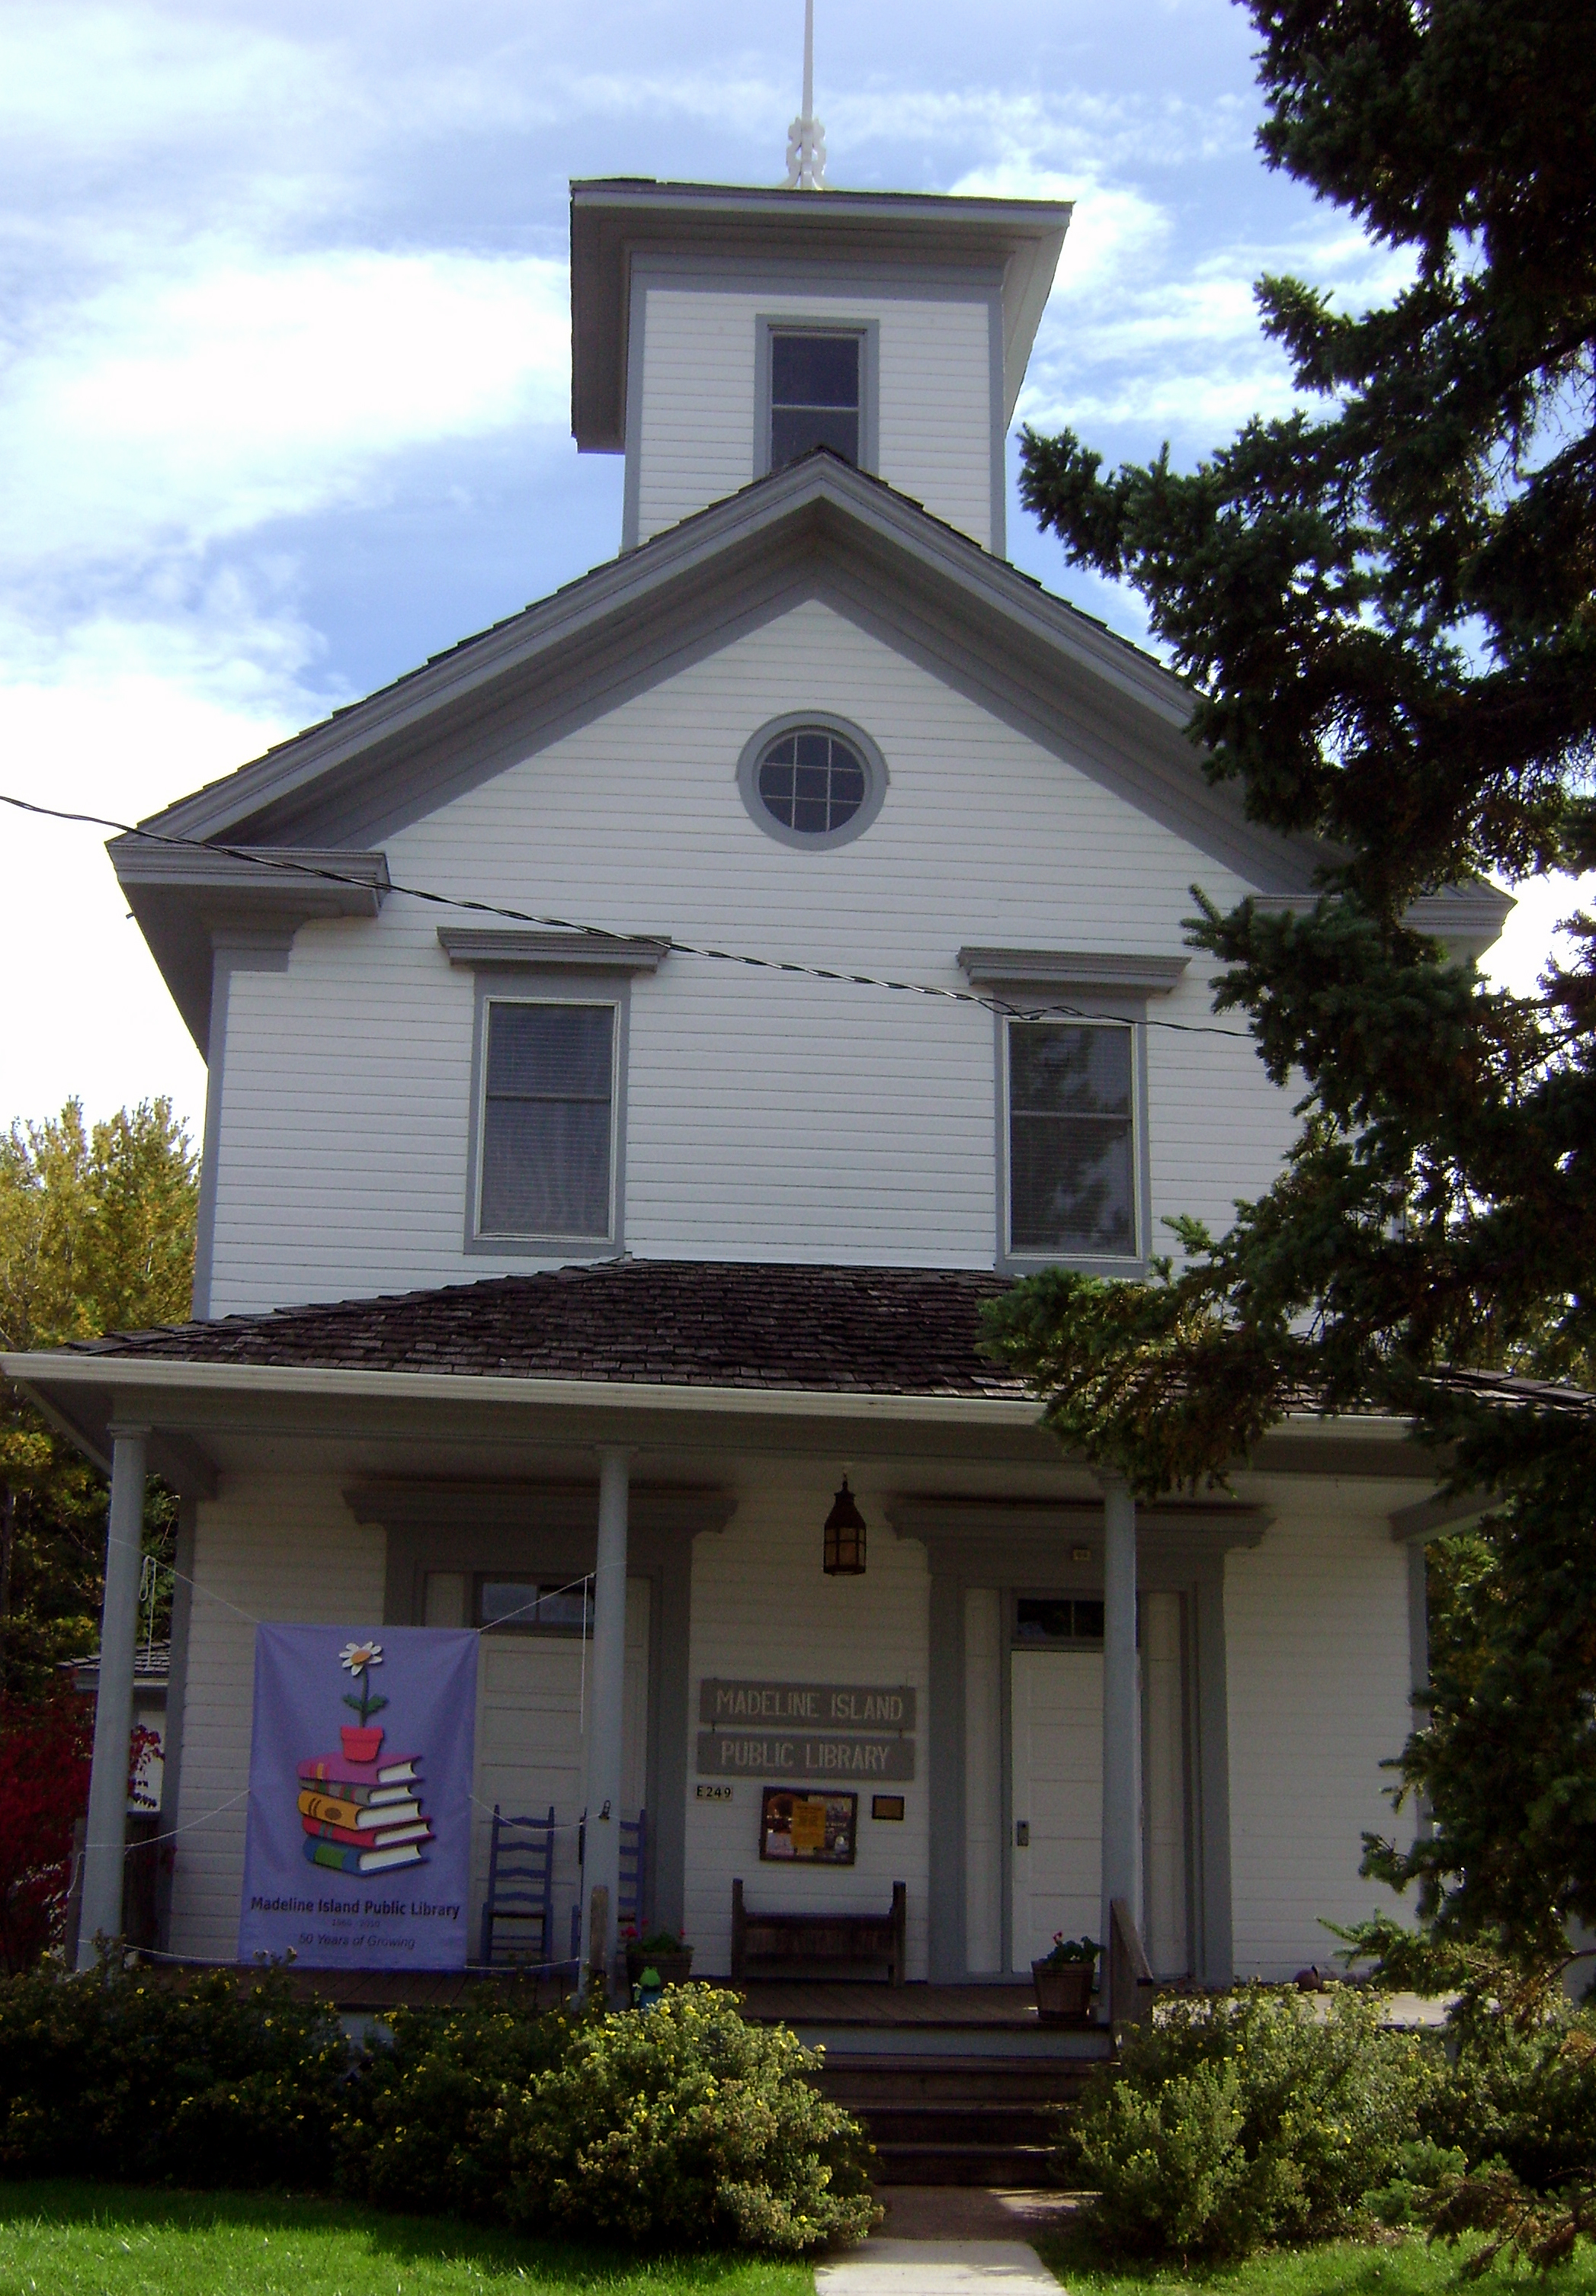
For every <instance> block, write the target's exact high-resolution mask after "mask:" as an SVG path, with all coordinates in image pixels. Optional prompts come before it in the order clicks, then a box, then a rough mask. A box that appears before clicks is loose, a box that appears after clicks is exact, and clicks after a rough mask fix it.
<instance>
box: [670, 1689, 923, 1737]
mask: <svg viewBox="0 0 1596 2296" xmlns="http://www.w3.org/2000/svg"><path fill="white" fill-rule="evenodd" d="M914 1699H915V1693H914V1692H913V1689H912V1688H911V1687H910V1685H908V1684H907V1683H898V1684H896V1685H888V1686H885V1687H884V1686H882V1685H880V1684H874V1685H872V1684H868V1683H847V1682H718V1681H715V1680H712V1679H706V1680H704V1681H703V1682H700V1685H699V1720H700V1722H702V1723H703V1724H705V1725H706V1726H708V1727H710V1728H713V1727H714V1726H716V1724H718V1725H719V1726H720V1727H721V1728H722V1729H724V1728H726V1727H728V1726H736V1725H737V1724H740V1723H741V1724H743V1725H745V1726H746V1725H752V1726H754V1727H756V1728H758V1727H762V1726H763V1727H770V1726H775V1727H777V1728H782V1727H785V1728H787V1729H789V1730H793V1729H804V1728H808V1729H811V1730H913V1727H914Z"/></svg>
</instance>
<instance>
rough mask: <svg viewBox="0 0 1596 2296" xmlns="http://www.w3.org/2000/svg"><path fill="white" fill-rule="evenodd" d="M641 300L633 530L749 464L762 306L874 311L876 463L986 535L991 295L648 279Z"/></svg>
mask: <svg viewBox="0 0 1596 2296" xmlns="http://www.w3.org/2000/svg"><path fill="white" fill-rule="evenodd" d="M639 295H640V298H641V299H642V310H643V319H642V324H643V360H642V408H641V430H640V437H639V441H638V452H639V464H638V470H637V473H636V479H635V482H634V483H635V486H636V491H637V504H638V539H639V540H640V541H643V542H646V541H647V540H648V538H649V537H650V536H651V535H653V534H658V533H659V531H660V529H662V528H664V527H667V526H674V525H675V523H676V521H678V520H679V519H683V518H686V517H688V516H690V515H691V514H692V512H694V511H698V510H703V509H704V508H705V507H706V506H707V505H708V504H710V503H712V502H718V501H719V500H720V499H721V498H722V496H725V495H731V494H735V493H736V491H737V489H738V488H740V487H745V486H747V485H748V483H749V480H751V479H752V478H753V477H754V476H755V436H754V431H755V422H756V414H757V410H756V407H755V362H756V352H755V344H756V333H757V325H758V323H759V320H760V318H761V317H762V316H765V317H783V318H813V319H814V320H816V321H818V322H831V323H837V322H843V323H846V322H848V321H851V320H874V321H876V322H877V323H878V324H879V328H880V334H879V338H878V340H879V345H880V353H879V356H880V398H879V407H880V434H879V455H878V464H879V475H880V477H882V478H884V479H885V480H887V481H888V485H890V486H893V487H896V488H897V489H898V491H899V493H900V494H905V495H908V496H911V497H912V498H913V500H914V501H916V502H920V503H923V504H925V507H926V508H927V509H928V510H929V511H931V512H934V513H935V514H936V516H937V517H938V518H942V519H945V520H946V521H948V523H949V524H950V525H951V526H956V527H958V528H959V529H960V530H961V531H962V533H965V534H968V535H969V536H970V537H971V538H972V540H974V541H976V542H978V543H979V544H980V545H981V546H982V547H983V549H990V548H991V547H992V541H993V537H992V420H993V416H992V354H991V343H990V337H989V324H990V306H989V303H988V300H987V298H986V294H985V293H984V292H982V291H979V290H978V289H970V290H968V291H964V292H963V293H962V294H951V293H950V294H948V295H945V296H939V297H937V298H936V299H926V300H923V301H922V300H920V299H914V298H912V297H908V296H896V295H881V294H877V295H873V296H872V295H870V294H863V295H859V294H854V295H848V294H839V293H836V292H832V291H821V290H819V289H814V288H802V289H798V288H793V287H790V286H784V285H782V284H780V283H773V284H772V286H771V287H770V288H768V289H767V290H764V291H760V292H758V293H752V294H750V293H736V292H733V291H727V290H722V289H704V288H696V289H689V288H684V287H669V286H663V285H660V284H658V283H649V284H648V285H646V286H642V287H640V289H639Z"/></svg>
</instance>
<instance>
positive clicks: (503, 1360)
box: [67, 1259, 1027, 1401]
mask: <svg viewBox="0 0 1596 2296" xmlns="http://www.w3.org/2000/svg"><path fill="white" fill-rule="evenodd" d="M1008 1289H1009V1279H1008V1278H1007V1277H1005V1276H1001V1275H988V1274H986V1273H984V1272H982V1271H979V1270H971V1269H963V1268H919V1267H792V1266H781V1265H776V1264H771V1263H757V1264H755V1263H743V1262H726V1261H708V1262H706V1261H693V1260H671V1259H620V1260H606V1261H601V1262H599V1263H598V1264H596V1265H589V1266H584V1267H561V1268H555V1269H551V1270H547V1271H544V1272H542V1273H539V1274H536V1275H502V1276H492V1277H487V1278H486V1279H484V1280H483V1281H481V1282H479V1283H454V1284H448V1285H446V1286H444V1287H443V1288H442V1289H440V1290H436V1291H426V1292H399V1293H397V1294H391V1295H388V1296H385V1297H380V1298H377V1299H372V1300H332V1301H328V1302H324V1303H318V1304H315V1305H313V1306H309V1307H300V1308H275V1309H273V1310H272V1311H271V1312H270V1313H268V1314H266V1315H256V1316H221V1317H218V1318H217V1319H216V1320H214V1321H212V1322H209V1323H196V1324H176V1325H172V1326H168V1327H164V1328H162V1329H159V1330H156V1331H151V1332H131V1333H110V1334H109V1335H108V1336H106V1337H104V1338H102V1339H95V1340H83V1341H75V1342H74V1343H73V1344H72V1346H71V1348H70V1349H69V1350H67V1352H70V1353H72V1354H84V1355H94V1356H100V1357H108V1356H110V1357H124V1358H126V1357H135V1358H138V1359H140V1360H143V1361H156V1362H180V1363H190V1364H232V1365H276V1366H280V1367H284V1368H287V1367H304V1368H308V1367H311V1366H318V1367H322V1368H325V1369H332V1370H346V1371H355V1370H359V1371H386V1372H433V1373H437V1372H446V1373H453V1374H456V1375H462V1376H467V1377H470V1376H473V1375H475V1376H486V1377H489V1378H496V1379H505V1378H512V1379H514V1378H521V1379H538V1380H549V1379H557V1380H579V1381H602V1382H606V1383H609V1382H620V1383H625V1384H633V1383H640V1384H643V1385H648V1386H660V1387H678V1388H680V1387H689V1388H699V1387H702V1388H740V1389H753V1390H782V1391H786V1392H789V1393H790V1392H792V1391H793V1390H799V1391H803V1392H808V1393H814V1394H826V1395H849V1394H867V1395H926V1396H929V1395H940V1396H991V1397H1001V1398H1005V1399H1012V1400H1015V1401H1022V1400H1025V1399H1026V1398H1027V1388H1026V1385H1025V1382H1024V1381H1023V1380H1021V1379H1019V1377H1018V1376H1017V1375H1016V1374H1014V1373H1012V1372H1009V1371H1005V1370H1003V1369H1002V1368H1000V1366H999V1365H996V1364H994V1363H990V1362H988V1361H987V1360H986V1358H985V1357H982V1356H980V1355H978V1353H977V1351H976V1349H977V1341H978V1339H979V1336H980V1309H981V1307H982V1305H983V1303H984V1302H985V1301H986V1300H994V1299H996V1298H998V1297H999V1296H1000V1295H1001V1294H1002V1293H1003V1292H1006V1291H1007V1290H1008Z"/></svg>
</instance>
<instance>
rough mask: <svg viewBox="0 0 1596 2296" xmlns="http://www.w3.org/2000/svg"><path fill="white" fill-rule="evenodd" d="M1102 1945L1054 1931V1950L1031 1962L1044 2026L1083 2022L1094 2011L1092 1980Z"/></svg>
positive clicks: (1037, 2000) (1037, 2001)
mask: <svg viewBox="0 0 1596 2296" xmlns="http://www.w3.org/2000/svg"><path fill="white" fill-rule="evenodd" d="M1101 1951H1102V1948H1101V1946H1100V1945H1099V1944H1097V1942H1096V1941H1095V1939H1092V1938H1089V1937H1079V1938H1067V1937H1066V1936H1065V1934H1064V1932H1063V1931H1062V1930H1055V1931H1054V1932H1053V1949H1052V1952H1051V1953H1049V1954H1044V1956H1043V1957H1042V1959H1041V1960H1040V1961H1034V1962H1033V1963H1032V1964H1031V1982H1032V1984H1033V1985H1034V1986H1035V1989H1036V2015H1037V2019H1038V2021H1040V2022H1041V2023H1042V2024H1044V2025H1080V2024H1084V2022H1085V2021H1086V2019H1087V2017H1088V2016H1090V2014H1091V2013H1092V1980H1093V1976H1094V1975H1095V1973H1096V1970H1097V1956H1098V1955H1099V1954H1100V1953H1101Z"/></svg>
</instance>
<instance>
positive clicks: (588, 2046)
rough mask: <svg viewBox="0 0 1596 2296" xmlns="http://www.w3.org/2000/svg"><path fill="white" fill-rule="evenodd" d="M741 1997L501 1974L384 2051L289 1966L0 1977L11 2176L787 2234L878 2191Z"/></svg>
mask: <svg viewBox="0 0 1596 2296" xmlns="http://www.w3.org/2000/svg"><path fill="white" fill-rule="evenodd" d="M816 2062H817V2061H816V2059H815V2058H814V2055H813V2054H811V2053H810V2052H809V2051H808V2050H806V2049H805V2048H804V2047H803V2046H801V2044H800V2043H799V2042H798V2039H797V2038H796V2037H795V2036H794V2035H793V2034H792V2033H790V2032H788V2031H786V2030H784V2029H782V2028H781V2027H777V2028H774V2029H768V2028H765V2027H761V2026H757V2025H748V2024H745V2023H744V2022H743V2021H742V2019H741V2016H740V2015H739V2014H738V2011H737V1999H736V1996H735V1995H734V1994H731V1993H720V1992H714V1991H711V1990H710V1989H708V1987H692V1988H673V1989H671V1990H669V1991H668V1992H667V1994H666V1996H665V1997H664V2000H663V2001H662V2002H661V2004H660V2005H659V2007H658V2008H656V2009H654V2010H652V2011H651V2012H649V2013H646V2014H645V2013H640V2012H634V2011H627V2012H625V2013H622V2014H620V2015H618V2016H611V2017H605V2016H600V2015H580V2014H577V2013H559V2012H554V2013H545V2014H543V2015H538V2014H537V2013H536V2011H533V2010H529V2009H527V2008H525V2007H523V2006H521V2005H520V2004H519V2003H518V2002H517V2000H516V1998H515V1997H514V1995H513V1994H510V1995H509V1996H508V1997H506V1994H505V1993H504V1992H503V1991H501V1990H500V1989H497V1988H492V1989H490V1988H487V1987H484V1988H482V1989H479V1991H478V1992H477V1993H475V1994H474V1995H473V1996H471V1997H468V1999H467V2000H466V2002H465V2003H464V2004H463V2005H462V2006H461V2007H460V2008H459V2009H457V2010H454V2011H451V2012H448V2013H441V2014H440V2013H436V2012H433V2013H424V2012H419V2011H418V2012H414V2013H405V2012H404V2011H400V2012H397V2013H396V2014H395V2016H394V2019H393V2025H392V2038H391V2039H389V2040H381V2041H378V2042H376V2043H375V2044H373V2046H371V2047H370V2048H368V2049H367V2050H365V2051H364V2052H362V2051H359V2050H356V2049H355V2048H352V2047H351V2046H350V2044H349V2043H348V2041H347V2040H346V2038H345V2037H344V2034H343V2030H342V2028H341V2026H340V2022H339V2020H338V2017H337V2015H336V2014H335V2013H334V2012H333V2011H332V2010H331V2007H330V2006H329V2005H327V2004H325V2003H323V2002H315V2001H303V2000H300V1999H299V1998H297V1997H296V1995H295V1992H294V1989H293V1987H292V1985H291V1981H290V1980H288V1979H287V1978H286V1977H285V1976H283V1975H282V1973H281V1972H273V1973H270V1974H268V1975H266V1976H264V1977H262V1978H261V1979H259V1980H256V1981H254V1982H252V1983H248V1984H245V1983H241V1981H240V1980H239V1978H238V1977H237V1976H236V1975H235V1974H234V1973H233V1972H228V1971H224V1970H217V1971H215V1972H211V1973H210V1974H209V1975H207V1976H204V1977H201V1978H197V1979H193V1980H188V1981H185V1982H184V1983H182V1984H171V1983H162V1982H160V1981H159V1980H156V1981H151V1980H149V1979H148V1978H147V1977H146V1976H145V1974H144V1973H143V1972H140V1971H137V1970H133V1971H123V1970H120V1969H119V1968H116V1967H115V1966H112V1965H108V1966H107V1967H105V1968H103V1969H102V1970H101V1971H99V1972H94V1973H93V1974H85V1975H82V1976H71V1977H69V1976H65V1975H63V1974H61V1973H60V1972H37V1973H35V1974H33V1975H29V1976H23V1977H13V1978H9V1979H0V2176H9V2177H49V2176H61V2175H72V2176H86V2175H87V2176H96V2177H107V2178H111V2179H114V2180H116V2181H119V2182H125V2183H178V2184H183V2185H293V2186H297V2187H299V2189H301V2190H304V2189H315V2188H316V2187H318V2186H320V2187H323V2188H324V2187H326V2186H328V2185H333V2184H336V2185H339V2186H340V2187H341V2188H342V2189H343V2190H344V2191H345V2192H347V2193H348V2194H352V2195H355V2196H357V2197H358V2198H360V2199H362V2200H366V2201H371V2202H375V2203H376V2204H377V2205H378V2206H381V2207H388V2208H394V2209H403V2210H407V2211H411V2212H422V2213H433V2212H445V2211H447V2212H450V2213H454V2214H458V2215H469V2216H474V2217H477V2218H486V2219H487V2220H489V2221H494V2222H498V2223H503V2224H511V2225H515V2226H522V2227H524V2228H526V2229H528V2230H544V2231H549V2230H561V2231H567V2232H580V2233H591V2234H594V2235H599V2236H601V2237H603V2238H606V2239H611V2240H614V2239H622V2240H629V2241H632V2242H634V2243H637V2244H639V2245H642V2244H647V2245H650V2246H655V2247H663V2246H675V2247H686V2246H691V2247H694V2248H701V2247H708V2246H713V2245H720V2246H727V2247H745V2248H756V2249H766V2250H774V2251H786V2252H789V2253H793V2252H798V2251H803V2250H805V2249H809V2248H814V2247H817V2246H819V2245H820V2244H821V2243H823V2242H824V2241H826V2240H829V2239H832V2238H837V2237H842V2238H856V2237H858V2236H860V2235H863V2233H865V2232H867V2231H868V2230H869V2229H870V2226H871V2225H872V2222H873V2221H874V2220H875V2218H876V2216H877V2214H878V2211H877V2210H876V2209H875V2207H874V2204H873V2202H872V2199H871V2197H870V2178H869V2168H868V2163H869V2157H870V2154H869V2146H868V2144H866V2142H865V2139H864V2137H863V2133H862V2131H861V2130H860V2128H859V2126H858V2124H857V2122H856V2121H854V2120H850V2118H849V2117H848V2115H847V2113H845V2112H842V2111H841V2110H840V2109H839V2107H838V2106H836V2105H834V2104H831V2103H828V2102H827V2100H826V2099H825V2098H824V2097H823V2096H822V2095H821V2094H820V2092H819V2090H818V2089H817V2088H816V2087H814V2083H813V2082H812V2080H811V2079H809V2078H808V2076H809V2075H810V2074H811V2073H812V2072H813V2071H814V2066H815V2063H816Z"/></svg>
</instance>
